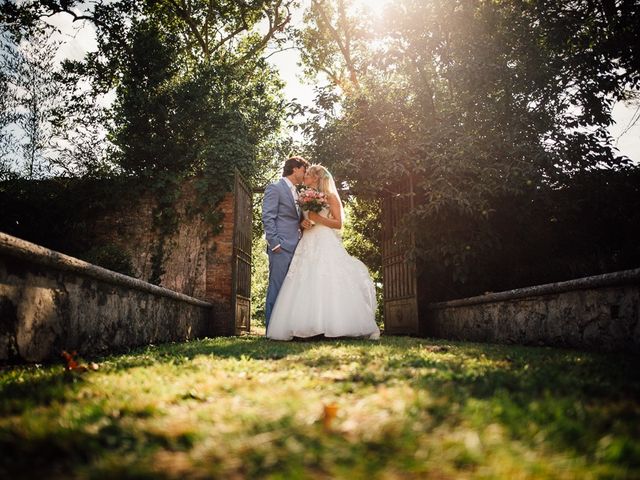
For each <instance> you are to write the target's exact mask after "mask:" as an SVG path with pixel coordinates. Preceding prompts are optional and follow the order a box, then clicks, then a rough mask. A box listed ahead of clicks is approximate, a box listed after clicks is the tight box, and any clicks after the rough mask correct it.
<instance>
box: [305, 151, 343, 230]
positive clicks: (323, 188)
mask: <svg viewBox="0 0 640 480" xmlns="http://www.w3.org/2000/svg"><path fill="white" fill-rule="evenodd" d="M307 173H309V174H310V175H313V176H314V177H315V178H317V179H318V191H320V192H322V193H324V194H325V195H329V194H333V195H335V196H336V197H337V198H338V204H339V205H340V216H341V217H342V221H343V222H344V209H343V208H342V202H341V201H340V194H339V193H338V187H336V182H335V181H334V180H333V176H332V175H331V173H330V172H329V170H327V169H326V168H325V167H323V166H322V165H320V164H319V163H316V164H314V165H311V166H310V167H309V168H308V169H307Z"/></svg>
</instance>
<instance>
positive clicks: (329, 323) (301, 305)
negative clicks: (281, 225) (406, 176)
mask: <svg viewBox="0 0 640 480" xmlns="http://www.w3.org/2000/svg"><path fill="white" fill-rule="evenodd" d="M320 215H322V216H324V217H327V216H328V211H327V209H324V210H323V211H322V212H320ZM375 311H376V293H375V287H374V285H373V281H372V279H371V276H370V275H369V271H368V270H367V267H366V266H365V265H364V264H363V263H362V262H361V261H360V260H358V259H356V258H354V257H352V256H350V255H349V254H348V253H347V251H346V250H345V249H344V246H343V245H342V239H341V238H340V235H339V233H338V231H337V230H334V229H332V228H329V227H327V226H325V225H321V224H320V223H316V225H315V226H313V227H312V228H310V229H307V230H305V231H304V235H303V236H302V239H301V240H300V242H299V243H298V247H297V248H296V251H295V254H294V256H293V259H292V260H291V266H290V267H289V271H288V273H287V276H286V278H285V280H284V283H283V284H282V287H281V289H280V293H279V294H278V298H277V300H276V303H275V305H274V307H273V311H272V313H271V320H270V322H269V327H268V329H267V338H271V339H273V340H291V339H292V338H293V337H313V336H316V335H324V336H325V337H366V338H370V339H378V338H380V329H379V328H378V326H377V325H376V322H375Z"/></svg>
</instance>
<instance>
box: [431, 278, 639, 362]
mask: <svg viewBox="0 0 640 480" xmlns="http://www.w3.org/2000/svg"><path fill="white" fill-rule="evenodd" d="M424 313H425V315H424V316H425V318H424V320H423V321H421V327H422V333H423V334H424V335H427V336H432V337H438V338H448V339H456V340H470V341H477V342H492V343H509V344H521V345H548V346H555V347H570V348H579V349H588V350H604V351H628V352H636V353H640V269H635V270H625V271H622V272H615V273H610V274H605V275H597V276H593V277H586V278H581V279H577V280H571V281H568V282H559V283H554V284H548V285H539V286H536V287H530V288H522V289H517V290H510V291H507V292H500V293H492V294H487V295H482V296H478V297H472V298H466V299H460V300H453V301H449V302H442V303H435V304H430V305H428V306H427V309H426V312H424Z"/></svg>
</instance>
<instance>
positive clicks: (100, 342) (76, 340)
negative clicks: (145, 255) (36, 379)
mask: <svg viewBox="0 0 640 480" xmlns="http://www.w3.org/2000/svg"><path fill="white" fill-rule="evenodd" d="M214 330H216V328H215V326H214V318H213V306H212V305H211V304H210V303H207V302H204V301H201V300H197V299H195V298H192V297H189V296H187V295H183V294H180V293H177V292H174V291H172V290H168V289H166V288H162V287H158V286H155V285H152V284H149V283H146V282H143V281H141V280H137V279H135V278H132V277H128V276H126V275H121V274H118V273H115V272H112V271H110V270H105V269H103V268H100V267H97V266H95V265H92V264H89V263H86V262H83V261H81V260H78V259H76V258H73V257H69V256H66V255H63V254H61V253H58V252H55V251H52V250H49V249H46V248H43V247H40V246H38V245H34V244H32V243H29V242H26V241H24V240H20V239H18V238H15V237H12V236H9V235H6V234H4V233H0V361H3V362H6V361H10V362H13V361H21V360H22V361H31V362H38V361H44V360H52V359H57V358H59V356H60V353H61V351H62V350H68V351H72V350H76V351H78V353H79V354H81V355H94V354H99V353H105V352H110V351H118V350H123V349H126V348H128V347H133V346H138V345H145V344H149V343H162V342H169V341H185V340H189V339H193V338H198V337H203V336H208V335H211V334H212V332H214Z"/></svg>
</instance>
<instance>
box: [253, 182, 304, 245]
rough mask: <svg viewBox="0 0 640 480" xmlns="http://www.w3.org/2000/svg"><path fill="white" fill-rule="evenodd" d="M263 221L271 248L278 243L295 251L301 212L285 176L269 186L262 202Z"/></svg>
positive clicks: (298, 237) (298, 238)
mask: <svg viewBox="0 0 640 480" xmlns="http://www.w3.org/2000/svg"><path fill="white" fill-rule="evenodd" d="M262 223H263V225H264V233H265V235H266V237H267V243H268V244H269V250H271V249H273V248H274V247H276V246H277V245H280V247H281V248H282V249H283V250H284V251H286V252H289V253H293V252H294V251H295V249H296V246H297V245H298V241H299V240H300V235H301V234H300V214H299V213H298V210H297V209H296V203H295V199H294V198H293V194H292V193H291V190H290V189H289V185H287V182H285V180H284V178H281V179H280V181H278V182H276V183H272V184H270V185H268V186H267V188H266V190H265V191H264V200H263V202H262Z"/></svg>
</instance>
